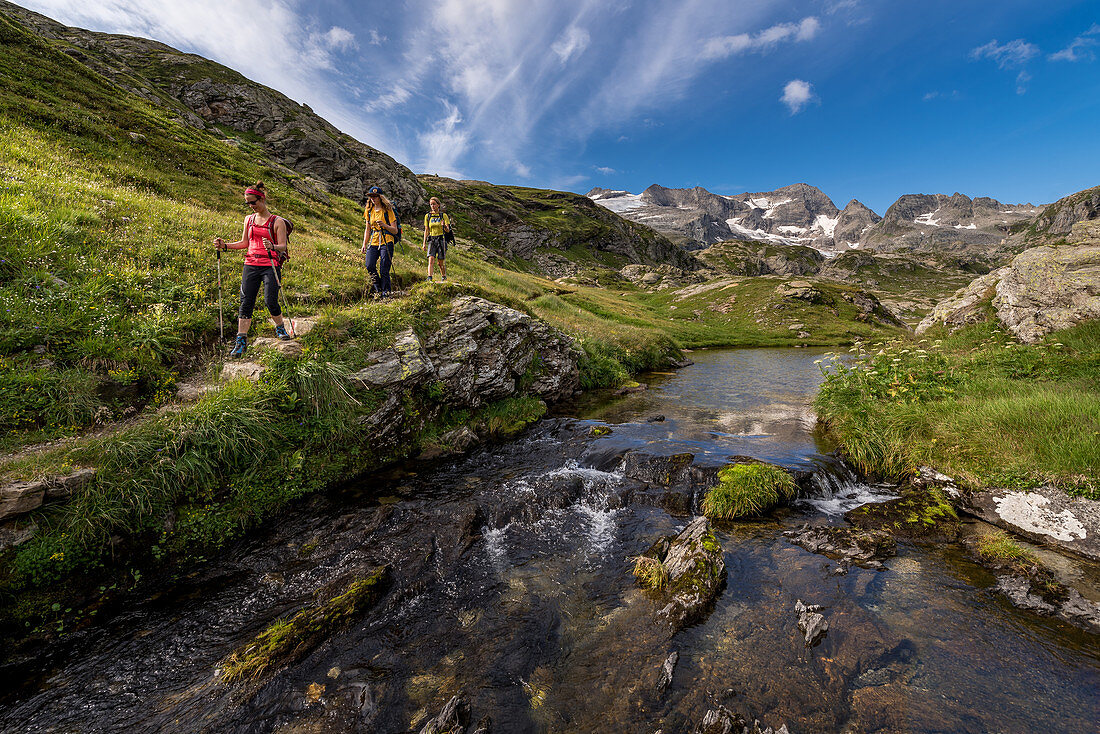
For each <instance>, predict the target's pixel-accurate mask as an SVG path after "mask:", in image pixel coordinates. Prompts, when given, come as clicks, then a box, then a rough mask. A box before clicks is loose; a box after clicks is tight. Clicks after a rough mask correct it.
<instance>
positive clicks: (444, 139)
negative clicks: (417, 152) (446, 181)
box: [419, 102, 470, 178]
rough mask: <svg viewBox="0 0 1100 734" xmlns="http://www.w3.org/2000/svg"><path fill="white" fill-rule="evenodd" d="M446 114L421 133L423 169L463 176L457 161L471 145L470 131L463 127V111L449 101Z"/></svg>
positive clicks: (446, 103) (445, 174)
mask: <svg viewBox="0 0 1100 734" xmlns="http://www.w3.org/2000/svg"><path fill="white" fill-rule="evenodd" d="M444 107H445V111H446V114H445V115H444V116H443V118H442V119H440V120H438V121H437V122H436V123H435V124H434V125H433V126H432V128H431V129H430V130H429V131H427V132H425V133H421V135H420V136H419V137H420V149H421V151H423V154H424V158H423V161H422V163H421V167H420V168H421V170H423V171H427V172H430V173H437V174H440V175H442V176H451V177H454V178H462V174H461V173H459V172H458V169H457V161H458V160H459V159H460V158H461V157H462V156H463V155H464V154H465V153H466V149H467V148H468V147H469V145H470V133H469V131H467V130H464V129H462V127H461V125H462V113H461V112H459V110H458V108H457V107H456V106H454V105H453V104H451V103H449V102H444Z"/></svg>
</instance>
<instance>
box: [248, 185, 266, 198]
mask: <svg viewBox="0 0 1100 734" xmlns="http://www.w3.org/2000/svg"><path fill="white" fill-rule="evenodd" d="M245 193H246V194H251V195H252V196H258V197H260V198H261V199H267V187H266V186H264V182H263V181H257V182H256V183H254V184H252V185H251V186H249V187H248V188H247V189H245Z"/></svg>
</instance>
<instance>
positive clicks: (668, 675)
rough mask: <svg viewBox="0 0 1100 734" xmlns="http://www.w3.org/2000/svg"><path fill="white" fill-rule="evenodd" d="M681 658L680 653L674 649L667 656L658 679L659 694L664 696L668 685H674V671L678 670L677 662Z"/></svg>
mask: <svg viewBox="0 0 1100 734" xmlns="http://www.w3.org/2000/svg"><path fill="white" fill-rule="evenodd" d="M679 660H680V653H678V652H677V651H676V650H673V651H672V652H670V653H669V654H668V657H667V658H665V662H664V664H663V665H662V666H661V675H660V677H659V678H658V679H657V695H658V696H663V695H664V694H665V691H667V690H668V687H669V686H670V685H672V673H673V672H674V671H675V670H676V663H677V662H679Z"/></svg>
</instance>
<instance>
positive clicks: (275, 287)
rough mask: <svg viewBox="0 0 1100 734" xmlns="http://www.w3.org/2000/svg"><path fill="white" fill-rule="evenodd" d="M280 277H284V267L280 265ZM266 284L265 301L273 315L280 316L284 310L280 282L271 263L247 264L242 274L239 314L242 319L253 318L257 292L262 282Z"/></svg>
mask: <svg viewBox="0 0 1100 734" xmlns="http://www.w3.org/2000/svg"><path fill="white" fill-rule="evenodd" d="M278 270H279V278H282V277H283V269H282V268H281V267H280V268H278ZM261 283H263V286H264V302H265V303H267V310H268V311H270V312H271V315H272V316H278V315H279V314H281V313H282V312H283V311H282V309H280V308H279V283H278V281H277V280H275V272H274V271H273V270H272V269H271V266H270V265H245V266H244V273H243V274H242V275H241V310H240V313H239V314H238V316H240V318H242V319H250V318H252V310H253V309H254V308H256V294H257V293H259V292H260V284H261Z"/></svg>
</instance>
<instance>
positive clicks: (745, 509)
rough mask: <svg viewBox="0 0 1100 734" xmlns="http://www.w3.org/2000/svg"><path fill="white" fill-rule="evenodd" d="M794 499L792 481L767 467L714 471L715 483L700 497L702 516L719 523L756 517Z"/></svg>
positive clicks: (782, 473)
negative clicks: (717, 520)
mask: <svg viewBox="0 0 1100 734" xmlns="http://www.w3.org/2000/svg"><path fill="white" fill-rule="evenodd" d="M794 496H795V484H794V480H793V479H792V478H791V475H790V474H788V473H787V472H786V471H784V470H783V469H780V468H779V467H777V466H772V465H771V464H733V465H730V466H726V467H723V468H722V469H721V471H719V472H718V484H717V485H716V486H714V487H711V488H710V489H709V490H708V491H707V494H706V496H705V497H704V498H703V514H704V515H706V516H707V517H709V518H713V519H720V520H732V519H734V518H738V517H747V516H751V515H760V514H762V513H763V512H765V511H767V510H768V509H770V508H772V507H774V506H775V505H777V504H779V503H780V502H782V501H787V500H791V499H793V498H794Z"/></svg>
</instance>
